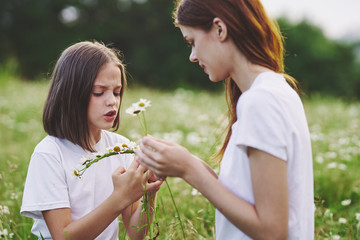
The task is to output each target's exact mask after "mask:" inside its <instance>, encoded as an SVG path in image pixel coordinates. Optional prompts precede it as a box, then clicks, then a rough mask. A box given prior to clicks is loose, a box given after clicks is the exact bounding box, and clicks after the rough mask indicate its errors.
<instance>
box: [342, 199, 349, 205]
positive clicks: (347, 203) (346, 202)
mask: <svg viewBox="0 0 360 240" xmlns="http://www.w3.org/2000/svg"><path fill="white" fill-rule="evenodd" d="M350 204H351V199H346V200H343V201H341V205H343V206H349V205H350Z"/></svg>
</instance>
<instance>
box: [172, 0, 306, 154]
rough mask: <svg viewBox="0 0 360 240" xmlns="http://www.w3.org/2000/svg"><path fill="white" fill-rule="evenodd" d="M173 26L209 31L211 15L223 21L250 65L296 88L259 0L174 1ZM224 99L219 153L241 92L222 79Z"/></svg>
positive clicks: (280, 40)
mask: <svg viewBox="0 0 360 240" xmlns="http://www.w3.org/2000/svg"><path fill="white" fill-rule="evenodd" d="M173 17H174V23H175V25H176V26H179V25H183V26H190V27H195V28H199V29H202V30H204V31H209V30H210V29H211V27H212V24H213V20H214V18H215V17H218V18H220V19H221V20H223V21H224V22H225V24H226V26H227V29H228V34H229V37H230V38H231V39H232V40H233V41H234V43H235V44H236V46H237V48H238V49H239V50H240V51H241V52H242V53H243V54H244V55H245V57H246V58H247V59H248V60H249V61H250V62H251V63H253V64H258V65H261V66H263V67H266V68H268V69H271V70H272V71H274V72H277V73H281V74H283V75H284V77H285V79H286V81H287V82H288V83H289V84H290V86H291V87H293V88H294V89H295V90H296V91H299V89H298V83H297V81H296V80H295V79H294V78H293V77H291V76H289V75H287V74H285V70H284V47H283V37H282V34H281V32H280V29H279V27H278V24H277V23H276V22H275V21H272V20H271V19H270V18H268V16H267V15H266V12H265V10H264V8H263V6H262V4H261V2H260V0H178V2H177V8H176V10H175V12H174V16H173ZM225 95H226V100H227V103H228V108H229V113H228V115H229V123H228V127H227V135H226V137H225V141H224V143H223V145H222V147H221V149H220V151H219V152H218V154H217V155H218V156H220V157H221V156H222V155H223V154H224V152H225V149H226V147H227V144H228V142H229V140H230V136H231V126H232V125H233V124H234V123H235V122H236V120H237V117H236V103H237V100H238V99H239V97H240V95H241V91H240V89H239V88H238V86H237V85H236V84H235V82H234V81H233V80H232V79H231V78H228V79H226V89H225Z"/></svg>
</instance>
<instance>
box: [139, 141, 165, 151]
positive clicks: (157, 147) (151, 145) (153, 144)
mask: <svg viewBox="0 0 360 240" xmlns="http://www.w3.org/2000/svg"><path fill="white" fill-rule="evenodd" d="M140 144H142V147H147V148H148V149H150V150H152V151H153V152H156V151H161V149H163V148H164V147H165V145H164V144H162V143H161V142H159V141H158V139H156V138H154V137H143V138H142V139H141V140H140ZM140 148H141V146H140Z"/></svg>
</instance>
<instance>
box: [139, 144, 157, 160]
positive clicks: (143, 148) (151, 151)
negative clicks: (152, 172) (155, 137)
mask: <svg viewBox="0 0 360 240" xmlns="http://www.w3.org/2000/svg"><path fill="white" fill-rule="evenodd" d="M139 146H140V150H141V151H142V152H143V153H144V154H146V155H148V157H152V156H153V154H154V153H155V152H156V150H155V148H154V147H151V146H149V145H146V144H145V143H144V142H143V141H142V140H140V141H139Z"/></svg>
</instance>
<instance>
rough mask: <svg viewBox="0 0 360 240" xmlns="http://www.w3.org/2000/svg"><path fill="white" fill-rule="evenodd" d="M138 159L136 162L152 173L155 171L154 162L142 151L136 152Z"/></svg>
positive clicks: (136, 158)
mask: <svg viewBox="0 0 360 240" xmlns="http://www.w3.org/2000/svg"><path fill="white" fill-rule="evenodd" d="M135 153H136V157H135V160H136V161H137V162H138V163H139V164H140V165H141V166H143V167H144V168H145V169H149V170H151V171H153V170H154V167H153V161H152V160H150V159H149V158H148V157H146V155H144V154H143V153H142V152H141V151H140V150H135Z"/></svg>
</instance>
